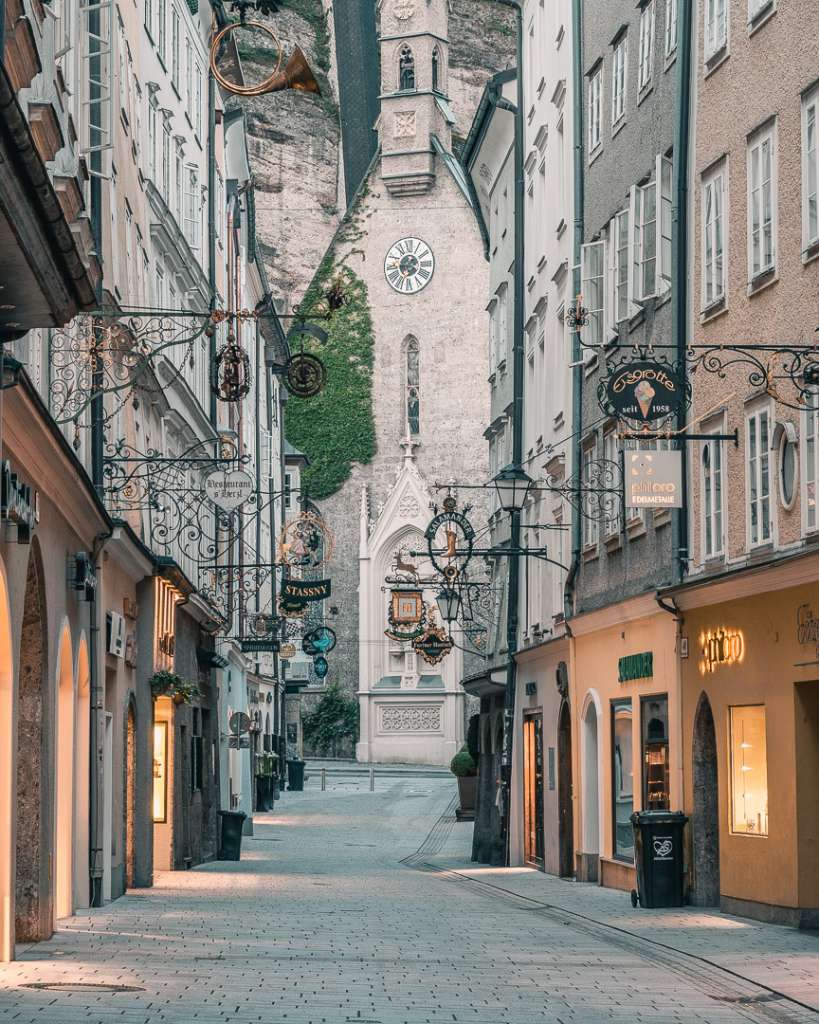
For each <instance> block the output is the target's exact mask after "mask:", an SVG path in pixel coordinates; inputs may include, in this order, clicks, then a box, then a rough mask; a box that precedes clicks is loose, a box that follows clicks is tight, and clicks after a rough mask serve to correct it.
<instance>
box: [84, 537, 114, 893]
mask: <svg viewBox="0 0 819 1024" xmlns="http://www.w3.org/2000/svg"><path fill="white" fill-rule="evenodd" d="M112 536H113V530H112V531H110V532H108V533H98V534H97V536H96V537H95V538H94V547H93V550H92V552H91V564H92V565H93V567H94V575H95V576H96V579H97V586H95V587H94V591H93V594H92V597H91V600H90V601H89V602H88V619H89V624H88V632H89V640H88V676H89V689H90V691H91V692H90V697H91V700H90V705H91V707H90V715H91V723H90V737H89V740H90V747H91V749H90V753H89V756H90V758H91V770H90V773H89V774H90V779H89V788H90V792H89V795H88V819H89V820H88V825H89V833H90V834H89V843H88V849H89V860H90V863H89V866H88V867H89V881H90V886H89V903H90V904H91V906H92V907H101V906H102V905H103V902H104V901H103V894H102V875H103V870H104V861H105V851H104V849H103V833H104V831H105V829H104V819H105V804H104V803H103V799H102V794H103V792H104V791H105V788H104V786H105V745H104V744H105V680H104V679H103V678H101V676H100V659H99V648H98V645H99V642H100V640H99V634H100V626H99V604H98V602H97V593H98V591H99V583H100V569H99V562H100V555H101V554H102V550H103V548H104V547H105V545H106V543H107V542H108V541H109V540H110V539H111V537H112Z"/></svg>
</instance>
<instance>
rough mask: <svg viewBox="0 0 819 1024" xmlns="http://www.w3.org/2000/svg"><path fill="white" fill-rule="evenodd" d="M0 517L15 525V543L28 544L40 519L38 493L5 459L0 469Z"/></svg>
mask: <svg viewBox="0 0 819 1024" xmlns="http://www.w3.org/2000/svg"><path fill="white" fill-rule="evenodd" d="M0 518H1V519H2V520H3V522H6V523H12V524H13V525H15V526H16V527H17V543H18V544H28V542H29V541H30V540H31V534H32V531H33V530H34V527H35V526H36V525H37V523H39V521H40V494H39V491H33V492H32V490H31V487H30V486H29V485H28V484H24V483H23V481H22V480H21V479H20V478H19V477H18V475H17V474H16V473H12V471H11V463H10V462H9V461H8V460H6V461H5V462H4V463H3V467H2V470H0Z"/></svg>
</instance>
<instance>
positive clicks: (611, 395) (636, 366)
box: [597, 359, 691, 425]
mask: <svg viewBox="0 0 819 1024" xmlns="http://www.w3.org/2000/svg"><path fill="white" fill-rule="evenodd" d="M597 397H598V402H599V404H600V408H601V410H602V411H603V412H604V413H605V414H606V415H608V416H617V417H619V418H620V419H624V420H630V421H632V422H636V423H638V424H652V425H656V424H659V423H662V422H663V421H665V420H667V419H669V418H670V417H672V416H675V415H676V414H677V413H678V412H679V410H680V409H681V408H683V407H684V406H687V405H688V404H689V403H690V401H691V385H690V383H689V382H688V381H687V380H686V377H685V373H684V372H680V371H679V369H678V368H677V367H675V366H672V365H671V364H670V363H665V362H662V361H660V360H656V359H639V360H628V361H626V362H621V363H619V364H617V365H615V366H614V367H611V372H610V374H609V376H608V377H606V378H605V379H604V380H601V381H600V384H599V385H598V393H597Z"/></svg>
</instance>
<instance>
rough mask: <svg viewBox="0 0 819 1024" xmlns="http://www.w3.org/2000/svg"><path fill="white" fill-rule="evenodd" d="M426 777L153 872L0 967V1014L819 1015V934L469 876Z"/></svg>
mask: <svg viewBox="0 0 819 1024" xmlns="http://www.w3.org/2000/svg"><path fill="white" fill-rule="evenodd" d="M453 806H454V801H453V784H452V779H451V777H450V778H449V779H447V778H442V777H440V773H435V772H431V773H423V772H417V773H416V772H413V773H411V774H407V775H405V776H401V775H387V774H386V773H385V774H384V775H377V776H376V787H375V792H373V793H371V792H369V780H368V778H367V776H366V774H363V775H361V774H359V775H347V776H344V775H331V776H328V789H327V791H326V792H322V791H321V790H320V787H319V776H318V773H317V772H315V771H313V772H312V773H311V777H310V779H309V781H308V785H307V789H306V791H305V792H304V793H303V794H292V793H288V794H285V795H284V797H283V799H282V802H281V804H280V805H279V808H280V810H278V811H277V813H271V814H268V815H260V816H258V817H257V818H256V823H255V835H254V836H253V837H252V838H246V839H245V846H244V851H243V856H242V861H241V863H211V864H208V865H204V866H202V867H199V868H197V869H195V870H192V871H190V872H186V873H182V872H176V873H173V874H171V873H160V874H159V875H158V876H157V879H156V886H155V888H154V889H152V890H142V891H131V892H129V894H128V895H127V896H125V897H123V898H122V899H120V900H118V901H115V902H114V903H112V904H110V905H109V906H108V907H106V908H105V909H104V910H101V911H95V912H93V913H92V914H90V915H88V916H82V917H75V918H72V919H70V920H69V921H66V922H63V926H62V927H61V928H60V930H59V931H58V932H57V933H56V934H55V936H54V938H53V940H51V941H49V942H46V943H42V944H39V945H31V946H28V947H26V948H25V949H21V950H19V954H20V959H19V961H18V962H16V963H13V964H8V965H4V966H3V967H2V968H0V986H2V994H0V1020H2V1021H18V1022H21V1024H24V1022H27V1021H37V1022H44V1024H62V1022H87V1024H96V1022H100V1024H102V1022H105V1024H109V1022H114V1021H118V1022H123V1024H142V1022H148V1021H151V1022H156V1021H173V1022H180V1024H181V1022H202V1024H217V1022H223V1021H234V1022H238V1024H250V1022H259V1024H353V1022H357V1024H399V1022H401V1024H443V1022H455V1024H467V1022H469V1024H536V1022H541V1021H549V1022H557V1021H561V1022H588V1024H592V1022H597V1021H623V1022H633V1021H650V1022H670V1021H680V1022H684V1021H709V1022H712V1021H713V1022H723V1021H724V1022H734V1021H748V1020H751V1021H762V1022H765V1021H767V1022H773V1024H775V1022H781V1024H789V1022H792V1024H799V1022H807V1021H815V1020H817V1019H819V939H817V938H816V937H815V936H812V935H809V934H806V933H799V932H796V931H794V930H792V929H786V928H779V927H773V926H768V925H761V924H758V923H756V922H747V921H741V920H739V919H737V918H728V917H723V916H719V915H714V914H704V913H702V912H701V911H697V910H695V909H693V908H691V909H686V910H683V911H656V912H651V911H632V910H631V907H630V905H629V901H628V896H627V894H625V893H618V892H613V891H610V890H608V891H606V890H601V889H599V888H598V887H596V886H581V885H576V884H572V883H568V882H561V881H559V880H556V879H552V878H548V877H546V876H543V875H541V874H540V873H537V872H532V871H528V870H521V869H517V870H511V871H509V870H507V871H504V870H490V869H481V868H476V867H475V866H474V865H471V864H470V863H469V861H468V859H467V852H468V843H469V836H470V831H471V826H470V825H468V824H463V825H458V824H456V823H455V821H454V818H453Z"/></svg>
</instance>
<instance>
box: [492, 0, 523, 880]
mask: <svg viewBox="0 0 819 1024" xmlns="http://www.w3.org/2000/svg"><path fill="white" fill-rule="evenodd" d="M498 2H499V3H502V4H504V5H505V6H506V7H511V8H512V9H513V10H514V12H515V18H516V29H517V86H518V88H517V105H516V107H515V281H514V286H515V291H514V294H515V330H514V340H513V343H512V368H513V369H512V466H513V467H514V468H515V469H520V468H522V465H523V369H524V345H523V327H524V321H525V316H526V313H525V289H524V280H523V277H524V257H525V240H524V236H523V227H524V225H523V210H524V202H525V181H524V167H523V163H524V160H523V157H524V153H523V148H524V130H525V129H524V120H523V118H524V113H523V102H524V95H523V6H522V3H521V2H520V0H498ZM499 106H500V104H499ZM520 536H521V529H520V512H512V513H511V530H510V538H509V543H510V546H511V549H512V552H514V553H513V554H512V555H511V556H510V558H509V579H508V597H507V609H506V646H507V652H508V655H507V664H506V693H505V697H504V710H503V726H504V728H503V757H502V760H501V778H502V781H503V813H502V820H501V834H502V838H503V843H504V850H505V854H504V863H505V864H507V865H508V864H509V841H510V834H509V817H510V809H511V795H512V794H511V785H512V748H513V741H514V729H515V686H516V676H517V671H516V670H517V665H516V663H515V653H516V651H517V646H518V606H519V603H520V593H519V591H520V557H521V556H520V553H519V552H520V549H521V543H520Z"/></svg>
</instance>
